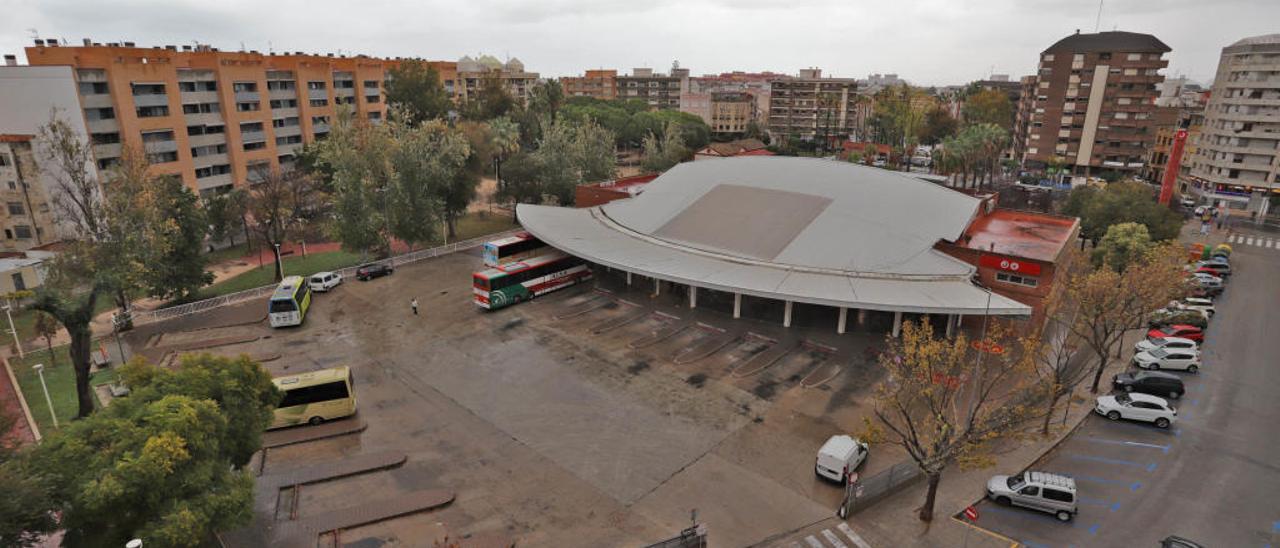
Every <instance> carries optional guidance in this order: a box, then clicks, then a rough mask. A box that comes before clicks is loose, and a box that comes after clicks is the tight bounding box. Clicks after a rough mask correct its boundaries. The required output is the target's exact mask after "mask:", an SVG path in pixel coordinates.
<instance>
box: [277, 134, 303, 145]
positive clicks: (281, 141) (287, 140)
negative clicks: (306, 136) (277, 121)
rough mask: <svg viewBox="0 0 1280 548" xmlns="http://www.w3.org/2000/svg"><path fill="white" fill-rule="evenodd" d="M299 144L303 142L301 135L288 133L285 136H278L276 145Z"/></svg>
mask: <svg viewBox="0 0 1280 548" xmlns="http://www.w3.org/2000/svg"><path fill="white" fill-rule="evenodd" d="M297 144H302V136H301V135H287V136H284V137H276V146H281V145H297Z"/></svg>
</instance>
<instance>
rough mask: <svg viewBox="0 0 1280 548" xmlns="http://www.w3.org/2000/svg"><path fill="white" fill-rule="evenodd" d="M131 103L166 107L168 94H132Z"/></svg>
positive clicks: (138, 105)
mask: <svg viewBox="0 0 1280 548" xmlns="http://www.w3.org/2000/svg"><path fill="white" fill-rule="evenodd" d="M133 105H134V106H137V107H167V106H169V95H168V94H165V93H148V94H145V95H134V96H133Z"/></svg>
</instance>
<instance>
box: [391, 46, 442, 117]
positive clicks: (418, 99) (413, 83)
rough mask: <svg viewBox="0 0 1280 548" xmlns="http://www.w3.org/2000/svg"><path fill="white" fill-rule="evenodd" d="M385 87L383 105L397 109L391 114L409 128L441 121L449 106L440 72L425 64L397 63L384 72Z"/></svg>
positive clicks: (413, 60)
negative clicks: (427, 121) (385, 99)
mask: <svg viewBox="0 0 1280 548" xmlns="http://www.w3.org/2000/svg"><path fill="white" fill-rule="evenodd" d="M386 86H387V89H386V96H387V104H388V105H395V106H397V107H398V108H397V109H396V110H394V111H392V112H393V113H394V114H395V115H397V116H399V117H400V118H401V119H402V120H403V121H404V122H405V123H407V124H409V125H416V124H418V123H420V122H423V121H426V120H436V119H439V118H444V117H445V115H447V114H448V113H449V109H450V108H452V107H453V102H452V101H450V100H449V95H448V93H446V92H445V89H444V86H443V85H442V84H441V83H440V73H439V72H437V71H436V69H435V68H434V67H432V66H431V65H430V64H429V63H427V62H425V61H420V60H417V59H410V60H406V61H401V62H400V65H399V66H397V67H395V68H393V69H391V70H390V71H388V72H387V84H386Z"/></svg>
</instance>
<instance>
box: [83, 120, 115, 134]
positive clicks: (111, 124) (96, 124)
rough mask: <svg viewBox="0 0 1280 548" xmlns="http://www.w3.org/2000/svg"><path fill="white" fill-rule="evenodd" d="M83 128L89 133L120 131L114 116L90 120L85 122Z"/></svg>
mask: <svg viewBox="0 0 1280 548" xmlns="http://www.w3.org/2000/svg"><path fill="white" fill-rule="evenodd" d="M85 128H86V129H88V130H89V133H114V132H117V131H120V124H119V123H117V122H116V119H115V118H109V119H106V120H90V121H89V122H88V123H86V124H85Z"/></svg>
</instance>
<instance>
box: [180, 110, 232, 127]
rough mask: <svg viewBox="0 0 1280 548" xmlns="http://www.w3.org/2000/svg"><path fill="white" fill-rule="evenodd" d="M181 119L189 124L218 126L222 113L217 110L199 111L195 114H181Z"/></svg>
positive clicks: (220, 123)
mask: <svg viewBox="0 0 1280 548" xmlns="http://www.w3.org/2000/svg"><path fill="white" fill-rule="evenodd" d="M182 119H183V120H184V121H185V122H186V123H187V125H189V126H220V125H222V114H221V113H217V112H200V113H196V114H183V115H182Z"/></svg>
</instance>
